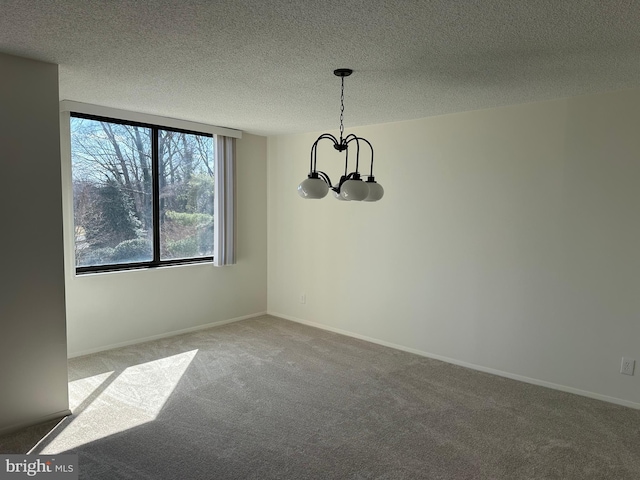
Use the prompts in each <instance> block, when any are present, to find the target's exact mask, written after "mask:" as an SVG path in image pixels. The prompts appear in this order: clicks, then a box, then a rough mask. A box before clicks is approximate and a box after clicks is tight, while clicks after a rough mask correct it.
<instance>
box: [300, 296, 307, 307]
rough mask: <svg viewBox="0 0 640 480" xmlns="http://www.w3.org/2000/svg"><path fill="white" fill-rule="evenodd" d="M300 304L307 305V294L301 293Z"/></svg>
mask: <svg viewBox="0 0 640 480" xmlns="http://www.w3.org/2000/svg"><path fill="white" fill-rule="evenodd" d="M300 303H302V304H303V305H304V304H305V303H307V294H306V293H301V294H300Z"/></svg>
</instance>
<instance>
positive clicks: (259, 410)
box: [0, 317, 640, 480]
mask: <svg viewBox="0 0 640 480" xmlns="http://www.w3.org/2000/svg"><path fill="white" fill-rule="evenodd" d="M69 372H70V400H71V408H72V411H73V412H74V414H73V415H72V416H70V417H68V418H67V419H65V420H64V421H63V422H62V423H60V424H59V425H57V426H55V428H53V430H51V433H49V435H48V436H47V437H46V438H44V439H43V440H42V441H41V442H40V443H39V444H38V445H37V446H36V447H35V448H33V450H32V453H47V454H54V453H78V454H79V459H80V473H81V475H80V478H84V479H91V480H98V479H109V480H114V479H121V478H122V479H125V478H126V479H154V480H158V479H170V480H175V479H275V478H278V479H348V478H352V479H368V478H376V479H422V478H424V479H509V480H516V479H580V480H585V479H630V480H631V479H638V478H640V411H637V410H633V409H629V408H625V407H620V406H616V405H612V404H608V403H604V402H600V401H597V400H591V399H588V398H583V397H579V396H575V395H571V394H567V393H563V392H558V391H555V390H550V389H546V388H543V387H538V386H533V385H529V384H525V383H520V382H517V381H513V380H509V379H505V378H501V377H496V376H493V375H489V374H485V373H481V372H477V371H473V370H468V369H465V368H462V367H457V366H453V365H450V364H446V363H442V362H439V361H436V360H431V359H428V358H423V357H419V356H416V355H412V354H409V353H405V352H401V351H397V350H393V349H390V348H386V347H382V346H379V345H374V344H371V343H367V342H364V341H361V340H356V339H352V338H349V337H344V336H341V335H337V334H333V333H329V332H325V331H322V330H318V329H314V328H311V327H307V326H303V325H299V324H296V323H292V322H289V321H286V320H281V319H277V318H273V317H262V318H259V319H253V320H246V321H243V322H238V323H234V324H230V325H226V326H222V327H217V328H213V329H209V330H205V331H201V332H197V333H193V334H188V335H181V336H177V337H173V338H170V339H165V340H159V341H155V342H150V343H146V344H143V345H135V346H131V347H126V348H121V349H118V350H112V351H109V352H104V353H100V354H95V355H90V356H86V357H81V358H77V359H72V360H70V362H69ZM53 426H54V424H50V425H46V426H41V427H33V428H32V429H31V430H30V433H29V432H27V431H23V432H18V433H17V434H15V435H12V436H6V437H3V438H0V451H2V449H3V448H4V451H5V452H6V451H9V450H11V451H14V452H18V451H19V450H20V449H21V448H22V449H23V452H26V451H27V450H29V449H31V447H33V445H34V443H35V442H36V441H37V440H39V439H40V438H41V437H42V435H43V434H44V433H46V432H47V431H49V430H50V429H51V428H52V427H53ZM38 428H40V430H38Z"/></svg>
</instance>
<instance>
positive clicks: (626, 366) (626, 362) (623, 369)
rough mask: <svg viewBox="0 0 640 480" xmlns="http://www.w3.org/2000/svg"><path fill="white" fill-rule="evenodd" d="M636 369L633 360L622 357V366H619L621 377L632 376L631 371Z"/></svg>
mask: <svg viewBox="0 0 640 480" xmlns="http://www.w3.org/2000/svg"><path fill="white" fill-rule="evenodd" d="M635 367H636V361H635V360H634V359H633V358H625V357H622V364H621V365H620V373H622V374H623V375H633V371H634V369H635Z"/></svg>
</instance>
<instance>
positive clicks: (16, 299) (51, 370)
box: [0, 54, 69, 431]
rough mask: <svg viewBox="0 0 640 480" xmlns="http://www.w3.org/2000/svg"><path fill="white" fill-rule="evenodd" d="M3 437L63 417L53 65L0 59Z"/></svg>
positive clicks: (0, 398)
mask: <svg viewBox="0 0 640 480" xmlns="http://www.w3.org/2000/svg"><path fill="white" fill-rule="evenodd" d="M0 72H2V73H1V74H0V166H1V170H0V179H1V180H2V181H1V184H2V188H0V218H1V219H2V235H0V252H2V260H1V263H0V281H1V283H2V288H0V431H3V430H6V429H10V428H12V427H15V426H19V425H24V424H29V423H38V422H39V421H44V420H46V419H48V418H55V417H58V416H62V415H65V414H67V413H69V412H68V408H69V402H68V394H67V358H66V353H67V345H66V330H65V306H64V274H63V250H62V201H61V188H60V141H59V127H58V66H57V65H52V64H48V63H42V62H36V61H33V60H27V59H24V58H19V57H13V56H9V55H4V54H0Z"/></svg>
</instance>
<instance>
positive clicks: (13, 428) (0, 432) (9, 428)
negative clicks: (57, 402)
mask: <svg viewBox="0 0 640 480" xmlns="http://www.w3.org/2000/svg"><path fill="white" fill-rule="evenodd" d="M69 415H71V410H61V411H59V412H56V413H51V414H49V415H45V416H44V417H38V418H36V419H34V420H29V421H26V422H19V423H15V424H13V425H9V426H7V427H2V428H0V435H5V434H7V433H12V432H15V431H17V430H22V429H23V428H27V427H33V426H34V425H39V424H41V423H44V422H48V421H49V420H55V419H60V420H62V419H63V418H64V417H67V416H69Z"/></svg>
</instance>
